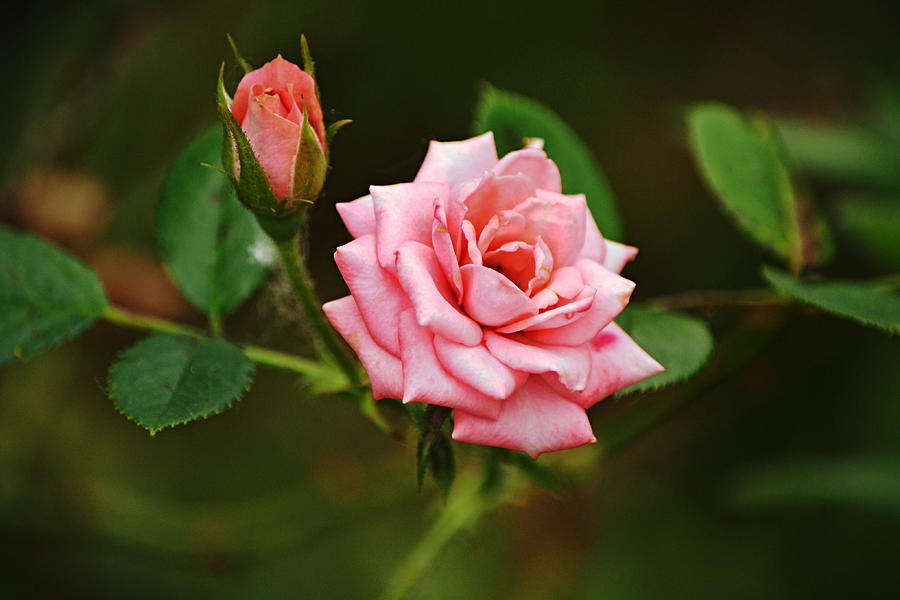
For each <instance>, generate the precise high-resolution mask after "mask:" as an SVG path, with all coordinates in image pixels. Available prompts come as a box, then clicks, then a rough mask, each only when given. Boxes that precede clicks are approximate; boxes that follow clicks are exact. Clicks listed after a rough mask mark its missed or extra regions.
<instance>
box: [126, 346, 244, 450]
mask: <svg viewBox="0 0 900 600" xmlns="http://www.w3.org/2000/svg"><path fill="white" fill-rule="evenodd" d="M252 375H253V363H252V362H250V359H248V358H247V356H246V355H245V354H244V352H243V351H242V350H241V349H240V348H238V347H236V346H234V345H232V344H230V343H228V342H226V341H224V340H221V339H194V338H187V337H174V336H167V335H154V336H152V337H149V338H147V339H145V340H143V341H142V342H140V343H138V344H136V345H135V346H132V347H131V348H129V349H128V350H126V351H124V352H123V353H122V354H121V355H120V356H119V359H118V361H117V362H116V363H115V364H114V365H113V366H112V368H111V369H110V372H109V395H110V396H111V397H112V399H113V401H115V403H116V408H118V409H119V410H120V411H121V412H122V413H123V414H124V415H125V416H127V417H128V418H129V419H132V420H133V421H135V422H136V423H137V424H138V425H141V426H142V427H145V428H147V429H148V430H150V433H151V434H155V433H156V432H158V431H159V430H161V429H163V428H165V427H171V426H174V425H179V424H181V423H187V422H189V421H194V420H196V419H202V418H204V417H208V416H210V415H213V414H216V413H218V412H221V411H223V410H225V409H226V408H228V407H229V406H231V404H232V403H233V402H234V401H235V400H237V399H238V398H239V397H240V395H241V394H242V393H243V392H244V391H245V390H247V389H248V388H249V386H250V381H251V379H252Z"/></svg>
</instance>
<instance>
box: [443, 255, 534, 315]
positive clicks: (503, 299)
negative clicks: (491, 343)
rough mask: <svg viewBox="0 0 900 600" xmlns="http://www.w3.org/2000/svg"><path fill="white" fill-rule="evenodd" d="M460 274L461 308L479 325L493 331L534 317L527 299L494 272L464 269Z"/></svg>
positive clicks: (466, 266) (522, 293)
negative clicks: (530, 316) (498, 327)
mask: <svg viewBox="0 0 900 600" xmlns="http://www.w3.org/2000/svg"><path fill="white" fill-rule="evenodd" d="M460 273H461V274H462V282H463V290H464V292H463V308H465V309H466V314H468V315H469V316H470V317H472V318H473V319H475V320H476V321H477V322H479V323H481V324H482V325H486V326H488V327H496V326H498V325H505V324H506V323H509V322H510V321H515V320H518V319H521V318H523V317H525V316H528V315H534V314H537V308H535V306H534V303H533V302H532V301H531V298H529V297H528V296H527V295H526V294H525V293H524V292H523V291H522V290H520V289H519V288H518V287H516V285H515V284H514V283H513V282H512V281H510V280H509V279H508V278H507V277H506V276H504V275H501V274H500V273H498V272H497V271H495V270H494V269H491V268H488V267H484V266H480V265H464V266H463V267H462V268H461V269H460Z"/></svg>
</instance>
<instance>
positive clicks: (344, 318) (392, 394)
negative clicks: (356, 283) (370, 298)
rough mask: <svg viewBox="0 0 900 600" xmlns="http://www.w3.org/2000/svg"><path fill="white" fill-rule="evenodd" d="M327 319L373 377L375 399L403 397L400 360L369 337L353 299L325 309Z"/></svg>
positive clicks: (338, 301) (371, 380) (350, 298)
mask: <svg viewBox="0 0 900 600" xmlns="http://www.w3.org/2000/svg"><path fill="white" fill-rule="evenodd" d="M322 310H323V311H325V316H326V317H328V320H329V321H331V324H332V325H334V328H335V329H337V330H338V332H339V333H340V334H341V335H342V336H344V339H345V340H347V343H348V344H350V347H351V348H353V351H354V352H356V355H357V356H359V360H360V362H362V364H363V367H365V368H366V372H367V373H368V374H369V381H370V382H371V383H372V393H373V394H374V395H375V399H376V400H377V399H380V398H402V397H403V368H402V366H401V365H400V359H399V358H397V357H396V356H393V355H392V354H391V353H390V352H388V351H387V350H385V349H384V348H382V347H381V346H379V345H378V344H377V343H376V342H375V340H373V339H372V337H371V336H370V335H369V331H368V330H367V329H366V324H365V323H364V322H363V320H362V316H361V315H360V314H359V310H357V308H356V302H355V301H354V300H353V296H344V297H343V298H339V299H338V300H333V301H331V302H327V303H326V304H325V305H324V306H322Z"/></svg>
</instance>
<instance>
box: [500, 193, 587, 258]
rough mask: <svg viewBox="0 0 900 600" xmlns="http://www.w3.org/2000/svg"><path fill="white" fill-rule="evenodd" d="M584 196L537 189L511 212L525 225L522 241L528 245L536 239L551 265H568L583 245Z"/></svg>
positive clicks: (585, 216) (585, 214)
mask: <svg viewBox="0 0 900 600" xmlns="http://www.w3.org/2000/svg"><path fill="white" fill-rule="evenodd" d="M585 206H586V205H585V202H584V196H583V195H579V196H565V195H563V194H558V193H555V192H548V191H545V190H538V191H537V195H536V196H535V197H534V198H529V199H528V200H526V201H525V202H522V203H521V204H520V205H518V206H516V208H515V209H514V210H515V211H516V212H518V213H520V214H521V215H522V216H523V217H525V220H526V222H527V225H526V227H525V231H524V232H523V234H522V238H521V239H522V240H524V241H527V242H532V243H534V241H535V240H536V239H537V238H538V236H540V237H541V238H542V239H543V240H544V242H546V243H547V246H548V247H549V248H550V252H552V253H553V257H554V259H555V263H556V265H557V266H559V267H562V266H565V265H568V264H570V263H572V262H573V261H574V260H575V258H576V257H577V256H578V252H580V251H581V247H582V246H583V245H584V221H585V219H587V218H588V217H589V215H588V213H587V212H586V209H585Z"/></svg>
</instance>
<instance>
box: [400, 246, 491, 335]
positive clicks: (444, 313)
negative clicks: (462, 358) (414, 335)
mask: <svg viewBox="0 0 900 600" xmlns="http://www.w3.org/2000/svg"><path fill="white" fill-rule="evenodd" d="M397 278H398V279H399V280H400V286H401V287H402V288H403V291H404V292H406V295H407V296H408V297H409V300H410V302H411V303H412V305H413V307H414V308H415V311H416V317H417V318H418V322H419V325H421V326H423V327H428V328H430V329H431V330H432V331H433V332H434V333H436V334H438V335H441V336H443V337H445V338H447V339H448V340H452V341H454V342H457V343H460V344H465V345H466V346H474V345H476V344H478V343H480V342H481V337H482V331H481V327H480V326H479V325H478V323H476V322H475V321H473V320H472V319H470V318H469V317H467V316H466V315H464V314H462V313H461V312H460V311H459V309H458V308H457V306H456V305H455V300H454V299H453V292H452V291H451V289H450V285H449V284H448V283H447V280H446V278H445V277H444V274H443V272H442V271H441V267H440V265H439V264H438V261H437V258H436V257H435V255H434V250H432V249H431V248H429V247H427V246H425V245H423V244H420V243H418V242H405V243H403V244H402V245H401V246H400V248H399V249H398V250H397Z"/></svg>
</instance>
